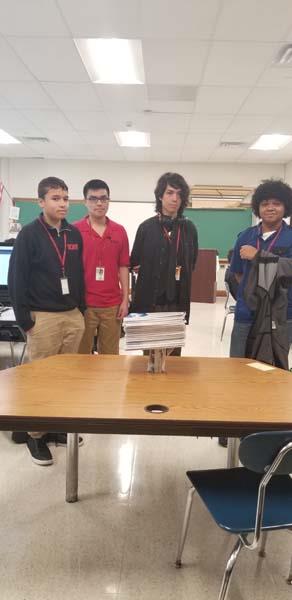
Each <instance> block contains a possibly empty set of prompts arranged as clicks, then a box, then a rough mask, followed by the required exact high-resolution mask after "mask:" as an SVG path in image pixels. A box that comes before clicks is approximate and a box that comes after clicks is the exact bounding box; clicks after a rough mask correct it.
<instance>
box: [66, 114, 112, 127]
mask: <svg viewBox="0 0 292 600" xmlns="http://www.w3.org/2000/svg"><path fill="white" fill-rule="evenodd" d="M64 115H65V116H66V117H67V119H68V120H69V121H70V123H71V124H72V126H73V127H74V129H76V131H84V132H89V133H91V132H92V131H103V132H106V131H108V129H109V128H110V127H109V121H108V118H107V116H106V115H105V113H103V112H97V111H85V110H84V111H81V110H80V111H78V110H66V111H64Z"/></svg>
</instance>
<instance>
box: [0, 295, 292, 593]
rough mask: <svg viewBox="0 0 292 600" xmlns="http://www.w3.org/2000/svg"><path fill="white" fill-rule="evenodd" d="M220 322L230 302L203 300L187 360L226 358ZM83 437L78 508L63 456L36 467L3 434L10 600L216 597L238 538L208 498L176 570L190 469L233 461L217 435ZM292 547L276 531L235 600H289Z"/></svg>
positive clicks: (3, 589)
mask: <svg viewBox="0 0 292 600" xmlns="http://www.w3.org/2000/svg"><path fill="white" fill-rule="evenodd" d="M222 320H223V302H222V300H219V301H218V302H217V303H216V305H211V304H209V305H204V304H194V305H193V306H192V318H191V324H190V325H189V327H188V340H187V345H186V348H185V350H184V354H188V355H201V356H202V355H203V356H227V355H228V350H229V339H230V330H231V327H232V317H228V323H227V328H226V332H225V336H224V339H223V342H222V343H220V330H221V326H222ZM3 350H4V345H3V344H2V353H3ZM4 363H5V361H3V360H2V364H4ZM54 393H56V391H54ZM85 438H86V440H85V441H86V443H85V445H84V446H83V447H82V448H81V449H80V485H79V489H80V502H78V503H77V504H71V505H70V504H66V503H65V502H64V486H65V479H64V473H65V450H64V448H57V449H53V453H54V458H55V463H54V465H53V466H52V467H47V468H44V467H38V466H36V465H34V464H32V462H31V460H30V458H29V455H28V453H27V451H26V448H25V447H24V446H16V445H13V444H12V443H11V441H10V436H9V434H7V433H2V434H0V449H1V458H2V460H1V465H2V468H1V474H0V486H1V487H0V490H1V491H0V516H1V520H0V523H1V524H0V539H1V545H0V578H1V585H0V598H1V600H67V599H68V600H212V599H214V600H216V598H217V594H218V591H219V587H220V580H221V575H222V573H223V569H224V565H225V561H226V558H227V555H228V553H229V552H230V550H231V547H232V545H233V540H232V539H230V536H228V535H227V534H225V533H224V532H222V531H219V530H218V527H216V526H215V525H214V524H213V522H212V521H211V519H210V517H209V515H208V514H207V513H206V511H205V509H204V508H203V507H202V505H201V504H200V501H199V500H198V498H195V499H194V507H193V508H194V510H193V515H192V519H191V525H190V531H189V537H188V540H187V543H186V548H185V554H184V562H185V566H184V568H182V569H181V570H176V569H175V568H174V558H175V553H176V544H177V537H178V532H179V530H180V525H181V519H182V515H183V511H184V503H185V498H186V492H187V484H186V480H185V471H186V470H187V469H188V468H195V467H208V466H215V465H217V466H220V465H224V464H225V461H226V451H225V450H224V449H223V448H220V447H219V446H218V444H217V440H215V439H208V438H206V439H204V438H201V439H193V438H171V437H154V436H153V437H150V436H147V437H146V436H145V437H144V436H141V437H139V436H105V435H100V436H98V435H97V436H90V435H87V436H85ZM291 541H292V537H291V534H288V533H275V534H273V535H271V536H270V539H269V541H268V546H267V550H268V554H267V557H266V558H265V559H259V558H258V557H257V555H256V554H255V553H251V552H247V551H246V552H245V553H244V552H243V553H242V555H241V557H240V558H239V562H238V565H237V567H236V570H235V575H234V579H233V581H232V584H231V588H230V593H229V600H275V599H279V600H288V599H289V600H290V599H291V598H292V589H291V588H290V587H289V586H287V584H286V583H285V575H286V574H287V571H288V567H289V560H290V553H291V552H292V544H291Z"/></svg>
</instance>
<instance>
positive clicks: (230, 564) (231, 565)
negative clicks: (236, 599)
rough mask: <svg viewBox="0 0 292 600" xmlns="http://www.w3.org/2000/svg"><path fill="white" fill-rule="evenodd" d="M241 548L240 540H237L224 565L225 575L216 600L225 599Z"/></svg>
mask: <svg viewBox="0 0 292 600" xmlns="http://www.w3.org/2000/svg"><path fill="white" fill-rule="evenodd" d="M241 548H243V543H242V541H241V539H240V538H238V540H237V542H236V544H235V546H234V548H233V550H232V552H231V554H230V556H229V559H228V562H227V565H226V569H225V573H224V575H223V579H222V583H221V589H220V593H219V597H218V600H225V598H226V595H227V592H228V590H229V585H230V581H231V575H232V572H233V569H234V565H235V563H236V561H237V558H238V555H239V552H240V550H241Z"/></svg>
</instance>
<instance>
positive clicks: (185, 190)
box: [154, 173, 190, 216]
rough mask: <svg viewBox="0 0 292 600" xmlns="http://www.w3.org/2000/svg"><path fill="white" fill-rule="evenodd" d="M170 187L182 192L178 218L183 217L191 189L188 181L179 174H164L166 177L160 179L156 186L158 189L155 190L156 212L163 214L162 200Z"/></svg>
mask: <svg viewBox="0 0 292 600" xmlns="http://www.w3.org/2000/svg"><path fill="white" fill-rule="evenodd" d="M168 185H170V186H171V187H173V188H174V189H176V190H180V197H181V205H180V207H179V210H178V216H181V215H182V213H183V211H184V209H185V207H186V206H187V205H188V202H189V195H190V188H189V186H188V184H187V182H186V180H185V179H184V178H183V177H182V175H179V174H178V173H164V175H161V177H159V179H158V181H157V184H156V188H155V190H154V194H155V198H156V204H155V210H156V212H158V213H161V211H162V202H161V198H162V196H163V194H164V192H165V190H166V188H167V186H168Z"/></svg>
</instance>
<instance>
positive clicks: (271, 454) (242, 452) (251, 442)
mask: <svg viewBox="0 0 292 600" xmlns="http://www.w3.org/2000/svg"><path fill="white" fill-rule="evenodd" d="M289 442H292V430H288V431H267V432H266V431H264V432H262V433H253V434H252V435H248V436H247V437H246V438H244V439H243V440H242V442H241V444H240V447H239V459H240V461H241V463H242V464H243V466H244V467H246V468H247V469H249V470H250V471H255V472H257V473H265V472H266V471H267V470H268V468H269V467H270V465H271V464H272V462H273V460H274V458H276V456H277V454H278V453H279V452H280V450H281V449H282V448H283V447H284V446H286V445H287V444H289ZM289 473H292V447H291V451H289V452H288V454H286V456H285V457H284V458H283V460H282V461H281V463H280V465H279V467H278V469H277V471H276V473H275V474H276V475H286V474H289Z"/></svg>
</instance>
